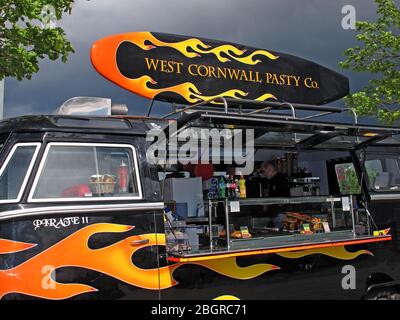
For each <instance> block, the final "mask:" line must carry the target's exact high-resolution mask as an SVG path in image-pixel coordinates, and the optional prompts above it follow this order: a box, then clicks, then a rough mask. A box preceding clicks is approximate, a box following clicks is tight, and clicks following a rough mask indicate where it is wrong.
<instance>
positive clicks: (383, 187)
mask: <svg viewBox="0 0 400 320" xmlns="http://www.w3.org/2000/svg"><path fill="white" fill-rule="evenodd" d="M391 140H393V138H391ZM363 153H364V155H365V156H364V159H365V160H364V175H365V177H366V179H367V185H368V189H369V193H370V196H371V202H370V210H371V212H372V213H373V214H374V219H375V222H376V224H377V225H378V227H379V228H381V229H383V228H388V227H390V228H391V232H390V233H391V234H392V236H393V241H392V244H393V246H394V247H395V248H396V249H397V250H400V146H396V145H395V144H391V145H389V144H388V143H384V141H383V142H382V143H381V144H376V145H374V146H369V147H367V148H366V149H365V150H364V151H363V152H361V153H360V154H361V155H363Z"/></svg>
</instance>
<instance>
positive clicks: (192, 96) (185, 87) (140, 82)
mask: <svg viewBox="0 0 400 320" xmlns="http://www.w3.org/2000/svg"><path fill="white" fill-rule="evenodd" d="M125 81H126V82H129V84H130V85H132V86H137V87H139V88H142V91H141V94H142V95H144V96H153V97H154V96H156V95H158V94H160V93H164V92H173V93H176V94H178V95H180V96H181V97H183V98H184V99H186V100H187V101H188V102H189V103H196V102H200V101H204V100H211V99H215V98H217V97H230V98H243V97H245V96H246V95H247V94H248V93H247V92H244V91H242V90H238V89H231V90H227V91H225V92H221V93H219V94H217V95H211V96H209V95H204V94H202V93H201V92H200V91H199V89H198V88H197V87H196V86H195V85H194V84H193V83H191V82H184V83H181V84H177V85H175V86H171V87H166V88H160V89H153V88H149V86H148V84H153V85H154V84H156V83H157V82H156V81H154V80H153V79H152V78H151V77H150V76H147V75H145V76H141V77H139V78H136V79H125ZM270 98H271V99H276V97H275V96H274V95H272V94H270V93H265V94H263V95H261V96H260V97H258V98H257V99H256V100H266V99H270Z"/></svg>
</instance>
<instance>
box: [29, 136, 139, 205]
mask: <svg viewBox="0 0 400 320" xmlns="http://www.w3.org/2000/svg"><path fill="white" fill-rule="evenodd" d="M51 146H78V147H79V146H81V147H82V146H83V147H86V146H88V147H108V148H129V149H131V150H132V155H133V165H134V169H135V173H134V174H135V177H136V183H137V186H138V195H137V196H127V197H93V198H90V197H87V198H34V197H33V195H34V193H35V191H36V187H37V184H38V182H39V179H40V176H41V174H42V171H43V168H44V165H45V163H46V160H47V156H48V153H49V151H50V148H51ZM142 199H143V192H142V184H141V180H140V175H139V165H138V157H137V153H136V148H135V147H134V146H133V145H131V144H118V143H115V144H114V143H84V142H82V143H80V142H50V143H48V145H47V146H46V150H45V152H44V154H43V157H42V160H41V162H40V165H39V168H38V170H37V173H36V176H35V180H34V181H33V185H32V188H31V190H30V193H29V196H28V202H33V203H37V202H47V203H49V202H78V201H88V202H90V201H120V200H142Z"/></svg>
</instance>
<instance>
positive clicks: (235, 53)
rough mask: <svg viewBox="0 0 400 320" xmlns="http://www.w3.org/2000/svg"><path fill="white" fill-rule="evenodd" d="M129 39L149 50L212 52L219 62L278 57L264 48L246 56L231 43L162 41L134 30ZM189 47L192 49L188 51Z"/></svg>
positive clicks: (252, 62) (187, 53)
mask: <svg viewBox="0 0 400 320" xmlns="http://www.w3.org/2000/svg"><path fill="white" fill-rule="evenodd" d="M129 41H131V42H132V43H134V44H136V45H137V46H138V47H140V48H141V49H143V50H151V49H154V48H155V47H169V48H173V49H175V50H177V51H179V52H180V53H182V54H183V55H184V56H186V57H188V58H195V57H199V56H200V54H213V55H215V57H216V58H217V59H218V60H219V61H220V62H229V61H231V59H232V60H236V61H238V62H241V63H244V64H248V65H255V64H257V63H259V62H261V60H258V59H257V60H254V57H255V56H265V57H267V58H268V59H271V60H276V59H278V58H279V57H278V56H276V55H274V54H272V53H271V52H268V51H266V50H256V51H254V52H253V53H251V54H249V55H248V56H244V57H243V54H244V53H245V52H246V50H240V49H238V48H236V47H235V46H233V45H230V44H225V45H221V46H218V47H215V48H211V46H209V45H207V44H205V43H204V42H202V41H201V40H199V39H196V38H191V39H187V40H183V41H179V42H163V41H160V40H158V39H157V38H156V37H155V36H153V35H152V34H151V33H150V32H134V33H131V34H130V37H129ZM146 41H149V42H151V43H152V44H153V45H146V44H145V42H146ZM189 49H191V50H193V51H194V52H192V51H189ZM222 53H223V54H225V55H227V56H228V57H229V58H231V59H229V58H226V57H223V56H222V55H221V54H222Z"/></svg>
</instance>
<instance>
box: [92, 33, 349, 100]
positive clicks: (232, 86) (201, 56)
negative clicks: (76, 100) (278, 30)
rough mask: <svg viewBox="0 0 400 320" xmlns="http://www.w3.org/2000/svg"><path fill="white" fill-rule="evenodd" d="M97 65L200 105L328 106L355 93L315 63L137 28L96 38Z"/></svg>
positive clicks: (152, 93)
mask: <svg viewBox="0 0 400 320" xmlns="http://www.w3.org/2000/svg"><path fill="white" fill-rule="evenodd" d="M91 60H92V63H93V65H94V67H95V69H96V70H97V71H98V72H99V73H100V74H101V75H103V76H104V77H105V78H107V79H109V80H110V81H112V82H114V83H115V84H117V85H119V86H121V87H123V88H125V89H127V90H129V91H131V92H134V93H136V94H139V95H141V96H143V97H146V98H149V99H158V100H164V101H170V102H183V103H196V102H199V101H202V100H208V99H212V98H215V97H218V96H223V97H230V98H245V99H253V100H267V99H272V100H277V101H286V102H292V103H307V104H323V103H327V102H330V101H333V100H337V99H339V98H341V97H343V96H345V95H346V94H347V93H348V92H349V84H348V79H347V78H346V77H344V76H343V75H340V74H339V73H337V72H335V71H332V70H329V69H327V68H325V67H323V66H321V65H319V64H316V63H314V62H311V61H308V60H305V59H302V58H299V57H295V56H292V55H288V54H284V53H279V52H275V51H271V50H263V49H256V48H252V47H246V46H243V45H239V44H234V43H228V42H225V41H216V40H209V39H202V38H193V37H187V36H178V35H169V34H161V33H150V32H131V33H125V34H118V35H113V36H109V37H106V38H103V39H100V40H98V41H96V42H95V43H94V45H93V47H92V50H91Z"/></svg>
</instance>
